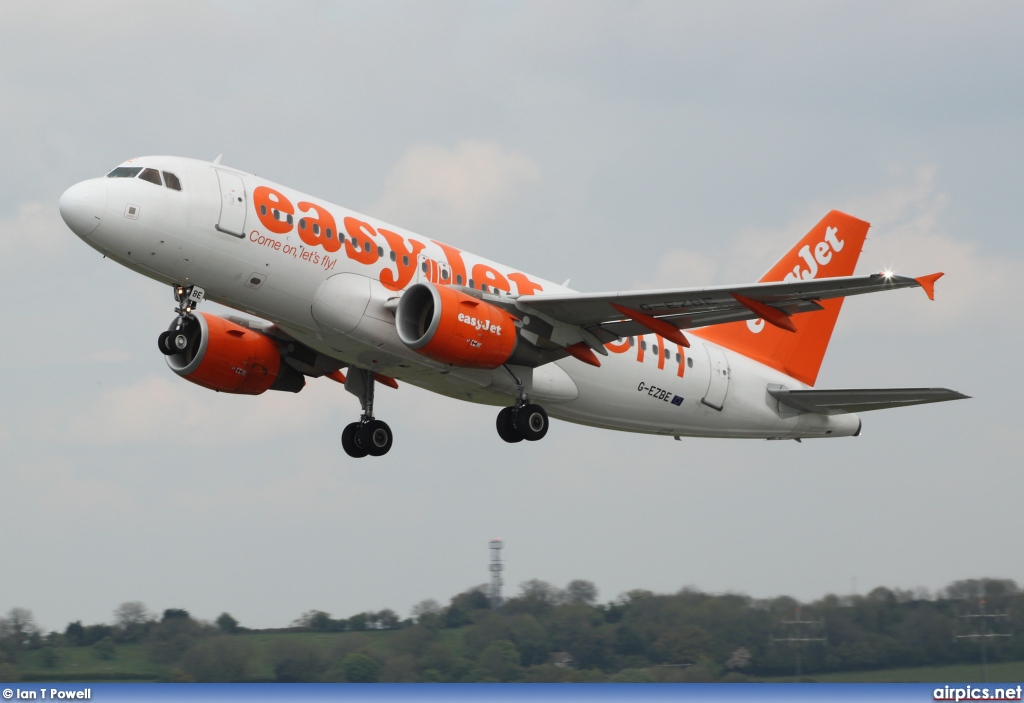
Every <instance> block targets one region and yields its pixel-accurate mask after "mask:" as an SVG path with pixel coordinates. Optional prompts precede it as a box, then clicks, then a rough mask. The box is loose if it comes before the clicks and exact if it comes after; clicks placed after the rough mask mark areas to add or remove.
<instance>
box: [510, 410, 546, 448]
mask: <svg viewBox="0 0 1024 703" xmlns="http://www.w3.org/2000/svg"><path fill="white" fill-rule="evenodd" d="M515 417H516V432H518V433H519V436H520V437H522V438H523V439H525V440H526V441H527V442H536V441H537V440H538V439H543V438H544V435H546V434H547V433H548V427H549V426H550V424H551V423H550V422H549V421H548V414H547V412H545V410H544V408H542V407H541V406H539V405H533V404H532V403H531V404H530V405H526V406H523V407H522V408H520V409H519V412H517V413H516V416H515Z"/></svg>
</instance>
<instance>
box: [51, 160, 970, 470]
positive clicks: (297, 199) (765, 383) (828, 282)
mask: <svg viewBox="0 0 1024 703" xmlns="http://www.w3.org/2000/svg"><path fill="white" fill-rule="evenodd" d="M60 213H61V216H62V217H63V218H64V221H65V222H66V223H67V225H68V227H70V228H71V230H72V231H73V232H74V233H75V234H77V235H78V236H79V237H81V238H82V240H84V241H85V242H86V243H87V244H88V245H89V246H91V247H93V248H94V249H96V250H97V251H99V252H100V253H102V254H103V255H104V256H106V257H108V258H110V259H113V260H114V261H116V262H118V263H120V264H122V265H124V266H127V267H128V268H130V269H131V270H133V271H136V272H137V273H140V274H142V275H144V276H148V277H149V278H152V279H154V280H156V281H159V282H161V283H165V284H167V285H169V286H171V288H172V290H173V293H174V298H175V300H176V301H177V316H176V317H175V318H174V319H173V320H172V321H171V324H170V325H169V326H168V328H167V330H166V331H164V332H163V333H161V334H160V335H159V340H158V343H159V349H160V351H161V352H162V353H163V354H164V355H165V357H166V359H167V365H168V366H169V367H170V368H171V370H173V371H174V372H175V373H177V374H178V375H179V376H181V377H183V378H185V379H187V380H189V381H192V382H193V383H196V384H198V385H200V386H203V387H205V388H209V389H212V390H215V391H220V392H223V393H241V394H247V395H259V394H260V393H263V392H264V391H267V390H276V391H286V392H291V393H297V392H298V391H301V390H302V389H303V387H304V386H305V384H306V378H307V377H310V378H320V377H326V378H328V379H331V380H333V381H337V382H339V383H343V384H344V386H345V389H346V390H347V391H349V392H350V393H352V394H354V395H355V396H356V397H358V398H359V402H360V404H361V406H362V415H361V417H360V418H359V420H358V421H356V422H353V423H351V424H349V425H348V426H347V427H345V429H344V432H343V433H342V436H341V442H342V445H343V447H344V449H345V451H346V452H347V453H348V454H349V455H350V456H353V457H362V456H366V455H368V454H369V455H371V456H380V455H383V454H386V453H387V451H388V450H389V449H390V448H391V444H392V432H391V429H390V428H389V427H388V425H387V424H386V423H384V422H383V421H381V420H378V419H376V418H375V417H374V389H375V387H376V386H377V384H382V385H386V386H391V387H392V388H397V387H398V383H397V381H396V379H397V380H401V381H404V382H408V383H411V384H414V385H416V386H420V387H421V388H426V389H428V390H431V391H434V392H436V393H441V394H444V395H447V396H450V397H452V398H458V399H460V400H467V401H470V402H473V403H481V404H485V405H493V406H500V407H502V409H501V410H500V411H499V412H498V413H497V429H498V435H499V436H500V437H501V438H502V439H503V440H505V441H506V442H519V441H521V440H524V439H525V440H528V441H536V440H539V439H541V438H542V437H544V435H545V434H546V433H547V431H548V424H549V423H548V416H549V415H550V416H551V417H555V418H558V419H561V420H567V421H569V422H576V423H580V424H584V425H592V426H594V427H603V428H608V429H615V430H625V431H628V432H645V433H649V434H657V435H670V436H674V437H676V438H677V439H678V438H679V437H682V436H690V437H746V438H762V439H797V440H800V439H803V438H809V437H847V436H857V435H858V434H859V433H860V430H861V420H860V419H859V418H858V417H857V415H856V414H855V413H856V412H859V411H865V410H875V409H879V408H891V407H897V406H903V405H914V404H918V403H931V402H937V401H942V400H954V399H958V398H965V397H967V396H964V395H962V394H960V393H957V392H955V391H951V390H948V389H944V388H894V389H840V390H816V389H813V388H812V386H813V385H814V383H815V380H816V378H817V376H818V369H819V367H820V366H821V361H822V358H823V357H824V355H825V350H826V348H827V346H828V342H829V338H830V337H831V336H832V330H833V328H834V327H835V324H836V319H837V318H838V316H839V310H840V308H841V306H842V304H843V298H844V297H846V296H850V295H859V294H861V293H874V292H878V291H887V290H894V289H897V288H907V287H915V286H918V287H921V288H923V289H924V291H925V293H927V294H928V297H929V298H931V297H933V291H934V285H935V281H936V279H938V278H939V277H940V276H941V275H942V274H941V273H935V274H931V275H928V276H921V277H918V278H908V277H904V276H896V275H892V274H888V273H879V274H872V275H869V276H854V275H853V271H854V267H855V265H856V263H857V259H858V257H859V256H860V252H861V248H862V247H863V244H864V239H865V236H866V235H867V231H868V223H867V222H863V221H861V220H858V219H856V218H854V217H851V216H850V215H846V214H843V213H841V212H838V211H832V212H830V213H828V214H827V215H825V217H824V219H822V220H821V222H819V223H818V224H817V225H815V226H814V227H813V228H812V229H811V231H810V232H808V233H807V235H806V236H805V237H804V238H803V239H801V240H800V241H799V242H797V244H796V246H794V247H793V248H792V249H791V250H790V251H789V252H788V253H786V254H785V256H783V257H782V258H781V259H780V260H779V262H778V263H777V264H775V266H773V267H772V268H771V270H769V271H768V273H766V274H765V275H764V276H763V277H762V278H761V280H760V281H759V282H757V283H749V284H744V285H736V286H713V287H703V288H675V289H668V290H641V291H615V292H605V293H578V292H576V291H573V290H571V289H569V288H568V287H566V286H565V285H558V284H556V283H553V282H551V281H546V280H544V279H541V278H538V277H537V276H533V275H530V274H527V273H524V272H522V271H519V270H517V269H514V268H510V267H508V266H504V265H502V264H499V263H496V262H493V261H488V260H487V259H483V258H481V257H479V256H476V255H475V254H470V253H469V252H466V251H462V250H460V249H458V248H456V247H455V246H452V245H450V244H443V243H441V242H438V241H435V240H431V239H427V238H425V237H421V236H418V235H416V234H414V233H412V232H408V231H406V230H403V229H401V228H399V227H393V226H391V225H389V224H386V223H384V222H380V221H378V220H376V219H374V218H372V217H367V216H365V215H360V214H358V213H356V212H353V211H351V210H348V209H346V208H344V207H341V206H339V205H333V204H331V203H328V202H326V201H323V200H319V199H317V198H314V197H311V196H308V195H304V194H302V193H299V192H297V191H294V190H292V189H290V188H286V187H284V186H281V185H278V184H276V183H271V182H270V181H267V180H265V179H263V178H258V177H257V176H254V175H252V174H249V173H244V172H242V171H238V170H237V169H233V168H229V167H226V166H224V165H222V164H220V163H219V157H218V159H217V160H215V161H214V162H212V163H211V162H205V161H197V160H193V159H185V158H178V157H170V156H153V157H146V158H136V159H129V160H128V161H126V162H125V163H123V164H121V165H120V166H118V167H117V168H115V169H114V170H113V171H111V172H110V173H108V174H107V175H106V176H105V177H102V178H94V179H91V180H87V181H83V182H81V183H77V184H75V185H73V186H72V187H71V188H69V189H68V190H67V191H66V192H65V193H64V194H63V195H62V196H61V199H60ZM206 299H208V300H213V301H216V302H218V303H222V304H224V305H226V306H228V307H231V308H234V309H236V310H239V311H243V312H245V313H248V314H249V315H252V316H254V317H257V318H262V320H264V321H255V320H252V319H249V318H242V317H227V318H223V317H218V316H216V315H211V314H209V313H206V312H199V311H197V310H196V306H197V305H199V304H200V303H201V302H202V301H203V300H206ZM684 330H685V332H684Z"/></svg>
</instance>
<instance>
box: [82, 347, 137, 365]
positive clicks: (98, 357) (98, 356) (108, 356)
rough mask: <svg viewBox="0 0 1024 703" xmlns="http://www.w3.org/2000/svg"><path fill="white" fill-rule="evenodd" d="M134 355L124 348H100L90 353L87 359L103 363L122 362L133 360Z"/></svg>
mask: <svg viewBox="0 0 1024 703" xmlns="http://www.w3.org/2000/svg"><path fill="white" fill-rule="evenodd" d="M131 358H132V355H131V354H129V353H128V352H126V351H125V350H123V349H98V350H97V351H95V352H93V353H92V354H90V355H89V356H88V357H87V359H88V360H89V361H95V362H98V363H101V364H120V363H123V362H125V361H131Z"/></svg>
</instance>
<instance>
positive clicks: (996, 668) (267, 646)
mask: <svg viewBox="0 0 1024 703" xmlns="http://www.w3.org/2000/svg"><path fill="white" fill-rule="evenodd" d="M397 634H399V633H397V632H372V633H360V634H359V635H355V637H357V638H358V639H359V647H360V648H363V649H366V650H369V651H371V652H372V651H375V650H379V651H380V652H381V653H382V654H383V653H385V652H386V650H387V649H388V640H389V639H390V638H391V637H394V636H395V635H397ZM440 636H441V637H442V638H443V639H445V640H446V644H448V645H449V646H451V647H452V648H453V649H455V650H456V651H458V650H460V649H461V648H462V640H461V637H459V632H458V631H456V630H451V631H446V630H442V631H441V633H440ZM236 637H239V638H241V639H243V640H244V641H246V642H247V643H248V644H250V645H251V646H252V654H253V659H252V669H251V676H252V678H253V679H254V680H257V681H260V680H262V681H271V680H273V678H274V672H273V667H272V665H271V651H272V648H273V647H274V645H275V643H277V642H281V641H287V640H293V641H300V642H302V643H304V644H307V645H308V644H313V645H314V646H315V647H316V648H317V649H319V650H320V651H321V652H322V654H323V655H324V656H326V657H331V656H332V655H336V654H337V652H338V651H339V647H344V646H345V644H346V642H345V640H346V639H348V641H349V643H350V646H351V641H352V640H351V638H352V637H353V633H322V634H321V633H253V634H246V635H236ZM448 640H450V641H448ZM55 652H56V655H57V656H56V662H54V665H53V666H51V667H46V666H45V665H44V661H45V659H44V653H43V651H42V650H34V651H29V652H25V653H23V654H22V655H21V658H20V660H19V661H18V665H17V668H18V671H19V673H20V675H21V678H22V679H23V680H26V681H47V680H50V681H96V682H98V681H168V680H174V678H175V671H174V667H173V666H170V665H161V664H157V663H155V662H153V661H152V660H151V659H150V653H149V651H148V649H147V648H146V647H145V646H144V645H139V644H125V645H118V647H117V649H116V651H115V653H114V656H113V657H112V658H111V659H107V660H104V659H102V658H100V657H99V656H98V655H97V653H96V652H95V651H94V650H93V649H92V648H91V647H69V648H66V649H64V648H58V649H56V650H55ZM459 653H460V654H461V652H459ZM755 680H758V679H755ZM760 680H763V681H771V682H785V681H794V680H795V679H794V677H792V676H788V677H774V678H770V679H760ZM804 680H805V681H815V682H821V683H840V682H852V683H903V682H907V683H909V682H928V683H931V682H935V683H951V682H960V681H965V682H981V681H982V668H981V665H980V664H957V665H952V666H929V667H917V668H909V669H884V670H880V671H855V672H843V673H829V674H816V673H811V674H808V675H806V676H805V677H804ZM987 680H988V681H989V682H1004V683H1014V684H1017V683H1021V682H1024V661H1018V662H1000V663H995V664H989V665H988V671H987Z"/></svg>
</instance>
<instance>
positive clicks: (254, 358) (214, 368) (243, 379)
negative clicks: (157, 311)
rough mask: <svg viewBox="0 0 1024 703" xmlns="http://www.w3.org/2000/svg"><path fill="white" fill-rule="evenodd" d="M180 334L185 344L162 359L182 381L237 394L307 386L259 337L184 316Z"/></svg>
mask: <svg viewBox="0 0 1024 703" xmlns="http://www.w3.org/2000/svg"><path fill="white" fill-rule="evenodd" d="M172 328H173V325H172ZM184 332H185V335H186V336H187V337H188V345H187V346H186V347H185V348H184V349H183V350H181V351H180V352H177V353H175V354H171V355H169V356H167V357H166V359H167V365H168V366H169V367H171V370H172V371H174V373H176V374H178V375H179V376H181V377H182V378H184V379H185V380H188V381H191V382H192V383H195V384H197V385H200V386H203V387H204V388H209V389H211V390H215V391H220V392H222V393H238V394H241V395H259V394H260V393H263V392H264V391H267V390H277V391H289V392H291V393H298V392H299V391H301V390H302V389H303V387H304V386H305V385H306V379H305V378H304V377H303V376H302V374H301V373H299V372H298V371H296V370H295V369H293V368H292V367H291V366H289V365H287V364H284V363H282V362H281V352H280V351H279V350H278V347H277V344H276V343H274V341H273V340H272V339H270V337H267V336H266V335H264V334H260V333H259V332H256V331H254V330H250V329H246V328H245V327H242V326H241V325H236V324H235V323H234V322H231V321H230V320H225V319H224V318H223V317H217V316H216V315H207V314H206V313H192V314H191V315H189V316H188V317H187V318H186V319H185V325H184Z"/></svg>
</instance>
